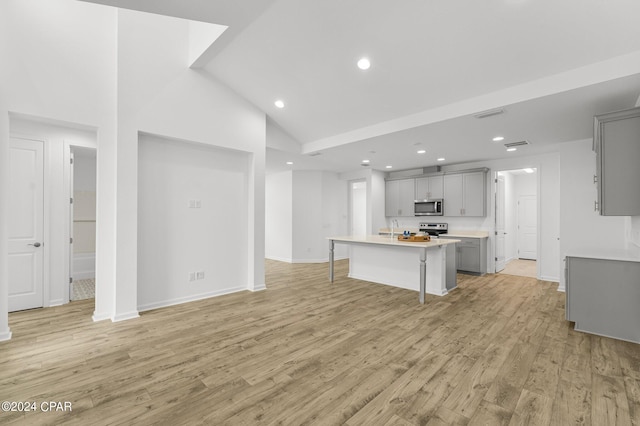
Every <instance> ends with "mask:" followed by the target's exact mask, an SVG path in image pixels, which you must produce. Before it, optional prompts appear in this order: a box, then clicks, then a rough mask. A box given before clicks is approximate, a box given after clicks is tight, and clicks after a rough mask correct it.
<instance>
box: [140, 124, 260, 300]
mask: <svg viewBox="0 0 640 426" xmlns="http://www.w3.org/2000/svg"><path fill="white" fill-rule="evenodd" d="M247 157H248V154H246V153H239V152H235V151H231V150H224V149H219V148H214V147H211V146H207V145H201V144H189V143H186V142H177V141H171V140H167V139H164V138H160V137H156V136H151V135H142V136H141V137H140V145H139V163H140V164H139V169H138V171H139V180H138V182H139V186H138V212H139V219H138V308H139V310H147V309H153V308H157V307H160V306H168V305H172V304H175V303H182V302H185V301H190V300H197V299H201V298H204V297H211V296H214V295H218V294H224V293H229V292H233V291H239V290H244V289H246V288H247V279H248V277H247V268H246V264H247V256H248V253H247V249H246V241H247V233H248V232H247V226H246V221H247V211H248V208H247V206H248V176H249V172H248V162H247ZM190 201H196V202H198V203H200V206H201V207H200V208H191V207H190V204H189V203H190ZM198 271H202V272H204V279H201V280H196V281H189V273H190V272H198Z"/></svg>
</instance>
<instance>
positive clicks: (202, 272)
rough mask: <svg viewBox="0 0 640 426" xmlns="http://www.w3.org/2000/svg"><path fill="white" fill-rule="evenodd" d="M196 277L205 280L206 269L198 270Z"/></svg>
mask: <svg viewBox="0 0 640 426" xmlns="http://www.w3.org/2000/svg"><path fill="white" fill-rule="evenodd" d="M196 279H197V280H204V271H198V272H196Z"/></svg>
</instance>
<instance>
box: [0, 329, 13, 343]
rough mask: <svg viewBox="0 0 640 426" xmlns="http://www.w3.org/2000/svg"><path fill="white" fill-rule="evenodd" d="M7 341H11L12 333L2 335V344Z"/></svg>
mask: <svg viewBox="0 0 640 426" xmlns="http://www.w3.org/2000/svg"><path fill="white" fill-rule="evenodd" d="M5 340H11V332H10V331H5V332H4V333H0V342H4V341H5Z"/></svg>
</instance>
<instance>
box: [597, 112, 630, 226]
mask: <svg viewBox="0 0 640 426" xmlns="http://www.w3.org/2000/svg"><path fill="white" fill-rule="evenodd" d="M593 149H594V151H595V152H596V173H597V174H596V176H595V177H594V181H595V182H596V183H597V185H598V200H597V202H596V205H595V208H596V210H598V211H599V212H600V214H601V215H603V216H638V215H640V191H638V183H640V166H639V165H640V107H639V108H633V109H629V110H625V111H618V112H612V113H609V114H602V115H597V116H596V117H595V119H594V132H593Z"/></svg>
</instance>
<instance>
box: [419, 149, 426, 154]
mask: <svg viewBox="0 0 640 426" xmlns="http://www.w3.org/2000/svg"><path fill="white" fill-rule="evenodd" d="M425 152H427V151H425V150H424V149H421V150H420V151H418V154H424V153H425Z"/></svg>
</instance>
